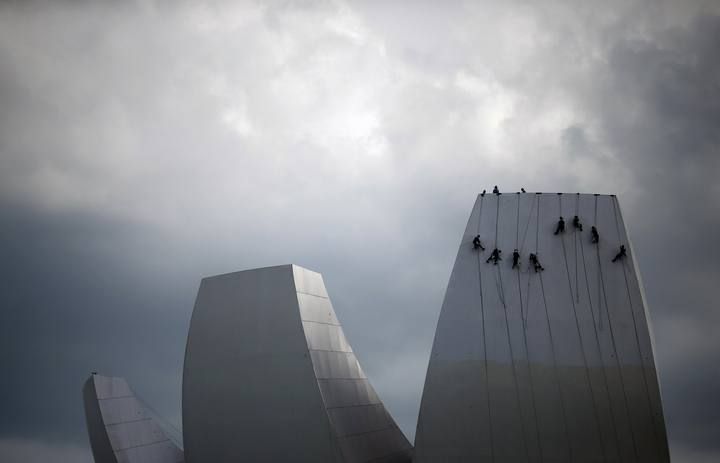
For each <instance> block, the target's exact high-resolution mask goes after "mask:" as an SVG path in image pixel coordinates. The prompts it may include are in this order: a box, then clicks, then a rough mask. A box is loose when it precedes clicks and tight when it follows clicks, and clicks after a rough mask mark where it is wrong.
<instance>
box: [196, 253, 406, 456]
mask: <svg viewBox="0 0 720 463" xmlns="http://www.w3.org/2000/svg"><path fill="white" fill-rule="evenodd" d="M183 424H184V443H185V456H186V459H187V461H188V462H191V463H207V462H214V463H223V462H241V461H248V462H279V461H293V462H313V463H318V462H370V461H373V462H380V463H382V462H388V463H389V462H408V461H409V460H410V450H411V446H410V444H409V442H408V441H407V439H406V438H405V437H404V436H403V434H402V432H401V431H400V429H399V428H398V427H397V425H396V424H395V422H394V421H393V419H392V417H391V416H390V415H389V413H388V412H387V410H386V409H385V407H384V406H383V404H382V402H381V401H380V399H379V398H378V396H377V394H376V393H375V391H374V389H373V388H372V386H371V385H370V383H369V382H368V380H367V377H366V376H365V374H364V373H363V371H362V369H361V368H360V365H359V364H358V362H357V359H356V358H355V354H354V353H353V351H352V348H351V347H350V345H349V344H348V342H347V340H346V339H345V335H344V334H343V330H342V327H341V326H340V323H339V322H338V320H337V317H336V316H335V312H334V310H333V307H332V305H331V303H330V299H329V298H328V295H327V292H326V290H325V285H324V283H323V280H322V276H321V275H320V274H318V273H315V272H311V271H309V270H305V269H303V268H300V267H297V266H294V265H285V266H280V267H269V268H261V269H255V270H248V271H243V272H236V273H230V274H226V275H220V276H215V277H211V278H205V279H203V280H202V283H201V285H200V290H199V292H198V296H197V301H196V303H195V309H194V311H193V316H192V320H191V323H190V331H189V334H188V342H187V349H186V353H185V366H184V373H183Z"/></svg>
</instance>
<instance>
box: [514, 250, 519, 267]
mask: <svg viewBox="0 0 720 463" xmlns="http://www.w3.org/2000/svg"><path fill="white" fill-rule="evenodd" d="M518 265H520V253H519V252H518V250H517V249H515V250H514V251H513V262H512V268H515V267H517V266H518Z"/></svg>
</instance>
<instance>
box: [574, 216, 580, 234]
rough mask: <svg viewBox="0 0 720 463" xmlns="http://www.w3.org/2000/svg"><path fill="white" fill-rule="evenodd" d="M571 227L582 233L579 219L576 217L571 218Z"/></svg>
mask: <svg viewBox="0 0 720 463" xmlns="http://www.w3.org/2000/svg"><path fill="white" fill-rule="evenodd" d="M573 227H575V228H576V229H578V230H580V231H582V224H581V223H580V217H578V216H575V217H573Z"/></svg>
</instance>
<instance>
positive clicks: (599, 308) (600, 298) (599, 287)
mask: <svg viewBox="0 0 720 463" xmlns="http://www.w3.org/2000/svg"><path fill="white" fill-rule="evenodd" d="M597 205H598V195H595V220H594V223H593V225H595V227H596V228H597V226H598V215H597ZM595 244H597V246H596V249H597V250H598V253H599V252H600V240H598V242H597V243H595ZM598 265H600V255H599V254H598ZM601 279H602V273H600V272H598V318H599V319H600V324H599V326H600V331H602V328H603V317H602V314H601V313H600V311H602V295H601V294H600V289H601V288H602V286H601V283H602V282H601V281H600V280H601ZM605 306H606V307H605V309H606V310H605V313H606V315H607V317H608V320H609V319H610V315H609V314H608V313H607V301H605Z"/></svg>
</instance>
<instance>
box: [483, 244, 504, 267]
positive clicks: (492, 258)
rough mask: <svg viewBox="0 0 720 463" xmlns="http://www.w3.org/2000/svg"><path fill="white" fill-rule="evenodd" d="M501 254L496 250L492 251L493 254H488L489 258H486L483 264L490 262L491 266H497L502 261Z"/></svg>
mask: <svg viewBox="0 0 720 463" xmlns="http://www.w3.org/2000/svg"><path fill="white" fill-rule="evenodd" d="M501 252H502V251H501V250H499V249H498V248H495V249H493V252H492V253H491V254H490V257H488V258H487V260H486V261H485V262H486V263H488V264H489V263H490V261H492V263H493V265H497V263H498V262H499V261H501V260H502V257H500V253H501Z"/></svg>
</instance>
